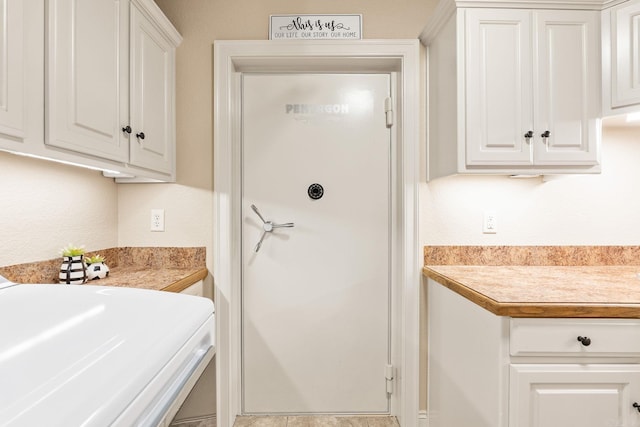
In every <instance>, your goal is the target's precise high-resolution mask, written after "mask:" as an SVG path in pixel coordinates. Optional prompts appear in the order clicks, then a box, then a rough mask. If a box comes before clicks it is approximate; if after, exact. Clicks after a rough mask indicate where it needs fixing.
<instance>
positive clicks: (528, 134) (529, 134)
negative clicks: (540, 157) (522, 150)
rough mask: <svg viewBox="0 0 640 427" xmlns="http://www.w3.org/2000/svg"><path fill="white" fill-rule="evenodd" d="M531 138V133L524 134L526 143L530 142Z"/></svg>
mask: <svg viewBox="0 0 640 427" xmlns="http://www.w3.org/2000/svg"><path fill="white" fill-rule="evenodd" d="M531 138H533V131H532V130H530V131H529V132H527V133H525V134H524V139H526V140H527V143H528V142H530V141H531Z"/></svg>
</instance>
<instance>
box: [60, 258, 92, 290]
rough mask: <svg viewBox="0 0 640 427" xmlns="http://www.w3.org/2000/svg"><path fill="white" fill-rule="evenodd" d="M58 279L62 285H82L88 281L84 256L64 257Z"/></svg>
mask: <svg viewBox="0 0 640 427" xmlns="http://www.w3.org/2000/svg"><path fill="white" fill-rule="evenodd" d="M62 259H63V262H62V265H61V266H60V274H59V276H58V278H59V279H60V283H66V284H67V285H81V284H83V283H84V282H86V281H87V265H86V264H85V263H84V255H76V256H63V257H62Z"/></svg>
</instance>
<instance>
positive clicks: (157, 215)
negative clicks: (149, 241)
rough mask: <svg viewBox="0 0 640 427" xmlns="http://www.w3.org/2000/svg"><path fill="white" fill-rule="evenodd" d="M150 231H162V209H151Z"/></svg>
mask: <svg viewBox="0 0 640 427" xmlns="http://www.w3.org/2000/svg"><path fill="white" fill-rule="evenodd" d="M151 231H164V209H151Z"/></svg>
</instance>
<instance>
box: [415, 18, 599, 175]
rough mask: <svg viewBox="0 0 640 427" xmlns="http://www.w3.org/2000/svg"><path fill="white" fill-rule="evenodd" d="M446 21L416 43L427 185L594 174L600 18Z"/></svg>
mask: <svg viewBox="0 0 640 427" xmlns="http://www.w3.org/2000/svg"><path fill="white" fill-rule="evenodd" d="M443 11H445V12H443ZM439 12H440V13H443V14H446V8H441V9H440V10H439ZM449 13H450V14H451V16H450V17H448V18H443V17H439V18H438V17H437V14H438V11H437V12H436V19H434V20H433V21H432V23H431V24H430V25H429V26H427V28H426V29H425V31H424V32H423V34H422V37H421V39H422V41H423V43H424V44H425V45H426V46H427V52H428V55H427V56H428V138H427V141H428V156H429V159H428V175H429V179H433V178H437V177H439V176H444V175H449V174H455V173H489V174H540V173H543V174H544V173H587V172H599V171H600V166H599V157H600V155H599V149H600V134H601V129H600V114H601V96H600V76H601V73H600V67H601V65H600V57H601V56H600V41H599V37H600V12H599V11H581V10H571V11H568V10H544V9H527V8H518V9H500V8H482V7H477V8H454V9H452V10H450V11H449Z"/></svg>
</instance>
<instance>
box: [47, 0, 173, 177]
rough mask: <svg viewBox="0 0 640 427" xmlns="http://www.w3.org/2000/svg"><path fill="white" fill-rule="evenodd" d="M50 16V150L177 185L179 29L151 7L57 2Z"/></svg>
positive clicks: (118, 0)
mask: <svg viewBox="0 0 640 427" xmlns="http://www.w3.org/2000/svg"><path fill="white" fill-rule="evenodd" d="M48 12H49V13H48V19H49V26H48V28H49V33H48V46H47V47H48V51H47V54H48V61H47V62H48V70H49V72H48V86H47V88H48V91H47V97H46V98H47V110H46V127H47V132H46V143H47V144H48V145H50V146H54V147H58V148H62V149H64V150H66V152H67V153H69V152H71V153H77V154H81V155H82V156H83V158H87V156H91V157H92V158H100V159H104V160H107V161H113V162H115V163H111V164H109V163H108V164H107V165H106V166H107V168H108V169H114V170H116V171H119V172H124V173H127V174H131V175H134V176H137V177H140V176H142V177H143V178H144V177H146V178H151V179H156V180H162V181H174V180H175V151H176V150H175V111H174V104H175V101H174V92H175V71H174V69H175V48H176V46H177V45H178V44H179V43H180V41H181V37H180V35H179V34H178V33H177V31H176V30H175V28H173V26H172V25H171V23H169V21H168V20H167V19H166V17H165V16H164V15H163V14H162V12H160V9H159V8H158V7H157V5H156V4H155V3H154V2H153V1H151V0H99V1H96V0H93V1H77V0H50V2H49V9H48ZM118 166H119V167H118Z"/></svg>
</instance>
